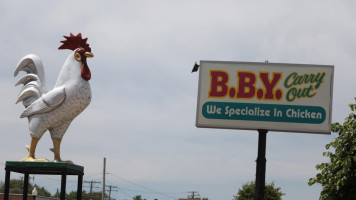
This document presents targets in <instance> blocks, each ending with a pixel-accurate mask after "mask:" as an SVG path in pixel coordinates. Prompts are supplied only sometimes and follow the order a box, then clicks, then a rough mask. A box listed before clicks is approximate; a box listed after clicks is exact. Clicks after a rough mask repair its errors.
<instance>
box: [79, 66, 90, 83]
mask: <svg viewBox="0 0 356 200" xmlns="http://www.w3.org/2000/svg"><path fill="white" fill-rule="evenodd" d="M80 72H81V74H82V78H83V79H84V80H86V81H89V80H90V78H91V73H90V69H89V67H88V65H87V64H86V63H83V64H82V67H81V68H80Z"/></svg>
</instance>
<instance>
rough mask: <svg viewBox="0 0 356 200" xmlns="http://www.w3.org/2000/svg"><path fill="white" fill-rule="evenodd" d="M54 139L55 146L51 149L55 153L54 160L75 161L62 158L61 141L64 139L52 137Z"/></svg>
mask: <svg viewBox="0 0 356 200" xmlns="http://www.w3.org/2000/svg"><path fill="white" fill-rule="evenodd" d="M52 140H53V148H51V149H50V150H51V151H52V152H53V153H54V162H66V163H73V162H72V161H70V160H62V159H61V153H60V151H61V142H62V139H52Z"/></svg>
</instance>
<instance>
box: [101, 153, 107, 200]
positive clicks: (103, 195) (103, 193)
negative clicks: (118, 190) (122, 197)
mask: <svg viewBox="0 0 356 200" xmlns="http://www.w3.org/2000/svg"><path fill="white" fill-rule="evenodd" d="M105 174H106V158H105V157H104V167H103V190H102V194H101V200H104V199H105Z"/></svg>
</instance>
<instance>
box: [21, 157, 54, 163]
mask: <svg viewBox="0 0 356 200" xmlns="http://www.w3.org/2000/svg"><path fill="white" fill-rule="evenodd" d="M21 161H25V162H48V160H47V159H44V158H33V157H31V156H27V157H26V158H24V159H22V160H21Z"/></svg>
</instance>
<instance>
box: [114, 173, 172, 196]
mask: <svg viewBox="0 0 356 200" xmlns="http://www.w3.org/2000/svg"><path fill="white" fill-rule="evenodd" d="M109 174H110V175H112V176H114V177H116V178H118V179H121V180H123V181H125V182H128V183H130V184H132V185H135V186H137V187H140V188H142V189H145V190H148V191H151V192H153V193H155V194H159V195H162V196H166V197H168V198H170V199H177V198H175V197H172V196H170V195H168V194H167V193H162V192H158V191H155V190H152V189H150V188H147V187H145V186H141V185H139V184H137V183H134V182H132V181H129V180H127V179H124V178H121V177H119V176H117V175H115V174H112V173H109Z"/></svg>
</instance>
